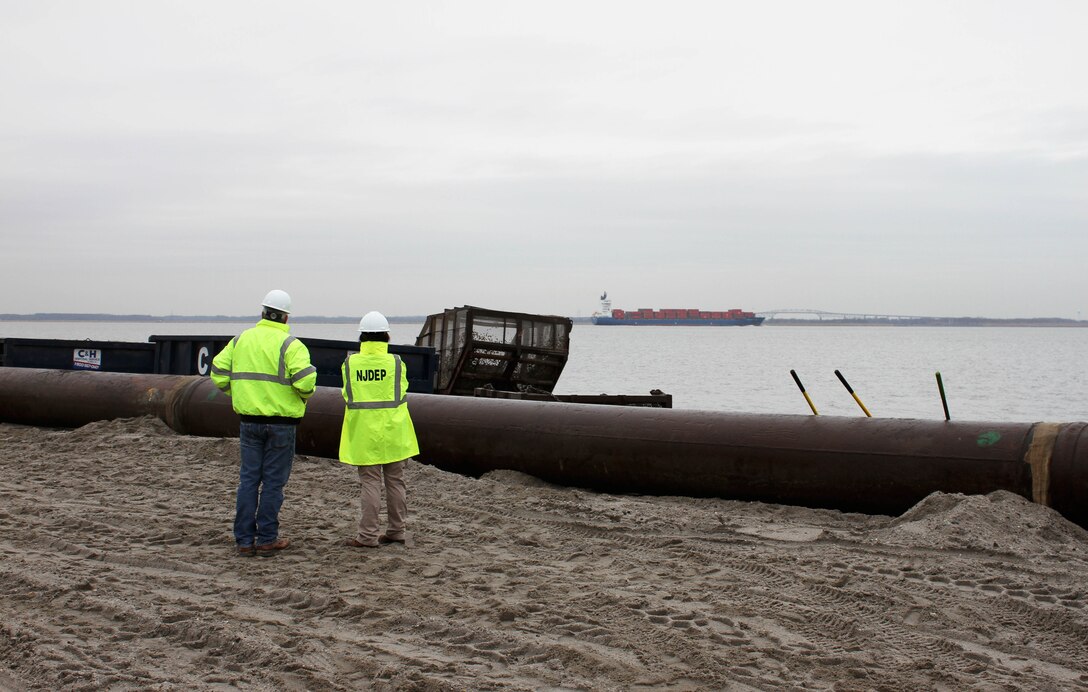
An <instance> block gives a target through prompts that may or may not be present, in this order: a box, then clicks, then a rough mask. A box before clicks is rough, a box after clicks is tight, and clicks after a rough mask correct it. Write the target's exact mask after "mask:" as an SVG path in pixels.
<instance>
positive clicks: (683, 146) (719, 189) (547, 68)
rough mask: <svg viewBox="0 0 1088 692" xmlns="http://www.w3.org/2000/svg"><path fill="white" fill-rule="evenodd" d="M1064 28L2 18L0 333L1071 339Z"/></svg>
mask: <svg viewBox="0 0 1088 692" xmlns="http://www.w3.org/2000/svg"><path fill="white" fill-rule="evenodd" d="M1086 30H1088V2H1082V1H1081V0H1069V1H1067V2H1055V1H1050V0H1041V1H1040V0H1032V1H1031V2H1027V1H1024V2H997V1H994V0H979V1H977V2H966V1H952V2H949V1H944V0H942V1H939V2H932V1H929V0H923V1H917V0H912V1H911V2H880V1H875V2H874V1H870V0H863V1H858V2H836V1H831V2H811V1H809V0H796V1H794V0H783V1H777V2H776V1H773V0H772V1H770V2H727V1H723V0H717V1H707V2H682V1H678V2H631V1H629V0H624V1H622V2H621V1H614V2H613V1H609V2H591V1H587V0H581V1H579V2H555V1H554V0H553V1H549V2H534V3H523V2H510V1H506V0H504V1H501V2H471V1H463V0H460V1H458V2H440V3H438V2H436V3H430V2H380V3H379V2H356V1H351V2H349V1H344V2H307V3H301V2H267V1H264V0H262V1H261V2H194V1H192V0H187V1H185V2H180V1H179V2H144V1H137V0H134V1H132V2H104V1H101V0H96V1H95V2H82V1H72V2H51V1H49V0H34V1H32V2H28V1H22V0H21V1H14V0H0V99H2V101H0V103H2V105H0V151H2V156H0V232H2V238H3V243H2V247H3V251H2V259H0V291H2V293H0V295H2V299H0V313H32V312H60V311H63V312H112V313H152V314H228V315H248V314H252V313H255V312H256V311H257V310H258V305H259V303H260V300H261V298H262V297H263V296H264V294H265V292H266V291H268V290H269V289H271V288H282V289H284V290H286V291H288V292H289V293H290V294H291V295H292V297H293V299H294V310H295V314H297V315H359V314H362V313H364V312H366V311H368V310H372V309H376V310H381V311H383V312H386V313H387V314H390V315H419V314H427V313H431V312H437V311H440V310H442V309H443V308H447V307H455V306H459V305H466V304H467V305H478V306H483V307H490V308H496V309H508V310H523V311H528V312H541V313H553V314H563V315H571V316H578V315H589V314H590V313H592V312H593V311H594V310H595V309H596V308H597V306H598V297H599V295H600V293H601V292H602V291H604V290H607V291H608V292H609V294H610V296H611V297H612V298H613V301H614V306H615V307H620V308H628V309H634V308H639V307H656V308H671V307H684V308H695V307H697V308H702V309H704V310H721V309H729V308H737V307H739V308H743V309H747V310H770V309H778V308H790V307H797V308H818V309H824V310H832V311H844V312H859V313H872V312H879V313H888V314H902V315H948V316H960V315H967V316H988V317H1036V316H1057V317H1069V318H1078V316H1079V317H1081V318H1085V319H1088V76H1086V75H1088V40H1085V33H1086ZM1081 311H1083V312H1084V314H1083V315H1080V312H1081Z"/></svg>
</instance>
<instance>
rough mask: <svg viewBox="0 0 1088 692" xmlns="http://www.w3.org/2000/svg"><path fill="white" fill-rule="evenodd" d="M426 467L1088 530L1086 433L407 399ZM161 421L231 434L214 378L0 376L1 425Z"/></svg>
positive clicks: (333, 394)
mask: <svg viewBox="0 0 1088 692" xmlns="http://www.w3.org/2000/svg"><path fill="white" fill-rule="evenodd" d="M409 408H410V410H411V412H412V418H413V420H414V421H415V426H416V432H417V434H418V436H419V443H420V450H421V451H420V455H419V459H420V461H424V462H426V463H429V464H433V465H435V466H438V467H440V468H443V469H446V470H450V471H456V472H459V473H466V474H471V475H479V474H482V473H485V472H487V471H492V470H495V469H513V470H517V471H521V472H524V473H527V474H531V475H533V476H536V477H538V478H541V479H543V480H547V481H550V482H553V483H557V484H562V485H569V486H579V487H584V488H591V489H596V490H602V491H608V492H627V493H643V494H651V495H681V496H701V497H723V498H730V499H737V500H751V501H760V502H776V503H782V504H795V505H804V506H810V507H828V508H834V509H840V510H844V511H858V512H869V513H880V514H899V513H901V512H903V511H905V510H907V509H909V508H910V507H911V506H913V505H914V504H915V503H917V502H919V501H920V500H922V499H923V498H924V497H926V495H928V494H930V493H932V492H935V491H943V492H949V493H965V494H981V493H988V492H992V491H994V490H1007V491H1010V492H1013V493H1016V494H1018V495H1022V496H1024V497H1026V498H1028V499H1033V500H1035V501H1036V502H1040V503H1042V504H1047V505H1049V506H1051V507H1053V508H1054V509H1056V510H1057V511H1059V512H1060V513H1062V514H1063V515H1064V516H1065V517H1066V518H1068V519H1070V520H1072V521H1074V522H1076V523H1078V524H1080V525H1081V526H1088V424H1086V423H1062V424H1049V423H988V422H968V421H925V420H913V419H894V418H853V417H837V416H799V415H761V414H733V413H717V412H710V411H681V410H677V409H656V408H639V407H620V406H599V405H590V404H563V403H554V402H534V401H514V400H500V399H484V398H471V397H455V396H441V395H428V394H410V395H409ZM142 415H156V416H159V417H160V418H162V419H163V420H164V421H165V422H166V423H167V424H168V425H169V426H170V427H171V428H173V429H174V430H177V431H178V432H181V433H185V434H194V435H203V436H233V435H236V434H237V432H238V417H237V416H236V415H235V414H234V412H233V411H232V410H231V406H230V399H229V398H228V397H226V396H225V395H223V394H222V393H220V392H219V391H218V390H217V389H216V388H215V386H214V385H213V384H212V382H211V381H210V380H209V379H207V378H200V377H189V376H178V375H126V374H120V373H101V372H94V373H91V372H77V371H58V370H35V369H30V368H0V420H3V421H6V422H12V423H23V424H28V425H45V426H50V425H53V426H63V427H72V426H78V425H83V424H85V423H88V422H91V421H94V420H102V419H108V418H122V417H134V416H142ZM342 417H343V399H342V398H341V396H340V390H339V389H336V388H332V387H319V388H318V391H317V393H316V394H315V395H314V396H313V398H311V399H310V402H309V403H308V405H307V409H306V416H305V418H304V419H303V421H302V424H301V425H300V426H299V435H298V451H299V452H300V453H303V454H311V455H316V456H323V457H329V458H334V459H335V458H336V456H337V448H338V445H339V439H340V424H341V420H342Z"/></svg>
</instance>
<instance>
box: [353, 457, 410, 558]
mask: <svg viewBox="0 0 1088 692" xmlns="http://www.w3.org/2000/svg"><path fill="white" fill-rule="evenodd" d="M405 461H407V460H405ZM356 468H357V469H359V485H360V486H361V488H362V503H361V509H362V512H361V513H360V515H359V535H358V536H356V539H357V540H358V541H359V542H360V543H363V544H365V545H378V536H379V535H380V531H381V518H380V517H379V516H378V514H379V510H380V509H381V504H382V481H383V479H384V481H385V508H386V515H387V518H388V526H387V527H386V530H385V535H386V536H387V537H389V538H391V539H393V540H397V541H402V540H404V521H405V519H406V518H407V516H408V501H407V492H406V487H405V485H404V461H394V462H393V463H391V464H375V465H373V466H357V467H356Z"/></svg>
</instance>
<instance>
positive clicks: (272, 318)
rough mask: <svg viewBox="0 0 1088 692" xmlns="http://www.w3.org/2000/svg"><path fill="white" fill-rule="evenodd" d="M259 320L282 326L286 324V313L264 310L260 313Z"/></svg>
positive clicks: (270, 309) (269, 309)
mask: <svg viewBox="0 0 1088 692" xmlns="http://www.w3.org/2000/svg"><path fill="white" fill-rule="evenodd" d="M261 319H264V320H268V321H269V322H279V323H280V324H284V323H286V322H287V313H286V312H280V311H279V310H273V309H272V308H265V309H264V310H262V311H261Z"/></svg>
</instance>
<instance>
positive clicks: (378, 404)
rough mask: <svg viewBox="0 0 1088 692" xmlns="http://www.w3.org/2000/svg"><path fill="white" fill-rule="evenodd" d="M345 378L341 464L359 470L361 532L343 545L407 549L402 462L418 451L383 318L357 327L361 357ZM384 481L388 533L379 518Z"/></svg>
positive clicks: (352, 359) (404, 380) (401, 372)
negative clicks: (393, 545) (398, 545)
mask: <svg viewBox="0 0 1088 692" xmlns="http://www.w3.org/2000/svg"><path fill="white" fill-rule="evenodd" d="M343 375H344V386H343V387H342V389H341V393H342V394H343V395H344V407H345V409H344V423H343V427H342V428H341V431H340V461H342V462H344V463H345V464H351V465H352V466H355V467H356V469H357V470H358V471H357V473H358V474H359V483H360V485H361V487H362V502H361V505H362V508H361V512H360V516H359V528H358V531H357V533H356V535H355V537H353V538H349V539H348V540H347V541H345V543H346V544H347V545H349V546H351V547H353V548H377V547H378V546H380V545H388V544H390V543H404V542H405V539H406V535H405V521H406V519H407V515H408V504H407V497H406V496H407V491H406V487H405V483H404V465H405V464H404V462H405V461H407V460H408V459H410V458H412V457H413V456H415V455H416V454H418V453H419V446H418V444H417V442H416V431H415V427H414V426H413V425H412V417H411V416H410V415H409V414H408V399H407V394H408V372H407V369H406V368H405V367H404V363H402V362H401V359H400V356H398V355H395V354H391V353H389V321H388V320H386V319H385V316H384V315H382V314H381V313H380V312H368V313H367V314H366V315H364V316H363V319H362V320H360V321H359V352H358V353H353V354H351V355H349V356H348V357H347V359H346V360H345V361H344V372H343ZM383 481H384V485H385V504H386V515H387V518H388V522H387V525H386V529H385V533H382V532H381V522H380V518H379V516H378V514H379V509H380V507H381V491H382V484H383Z"/></svg>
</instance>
